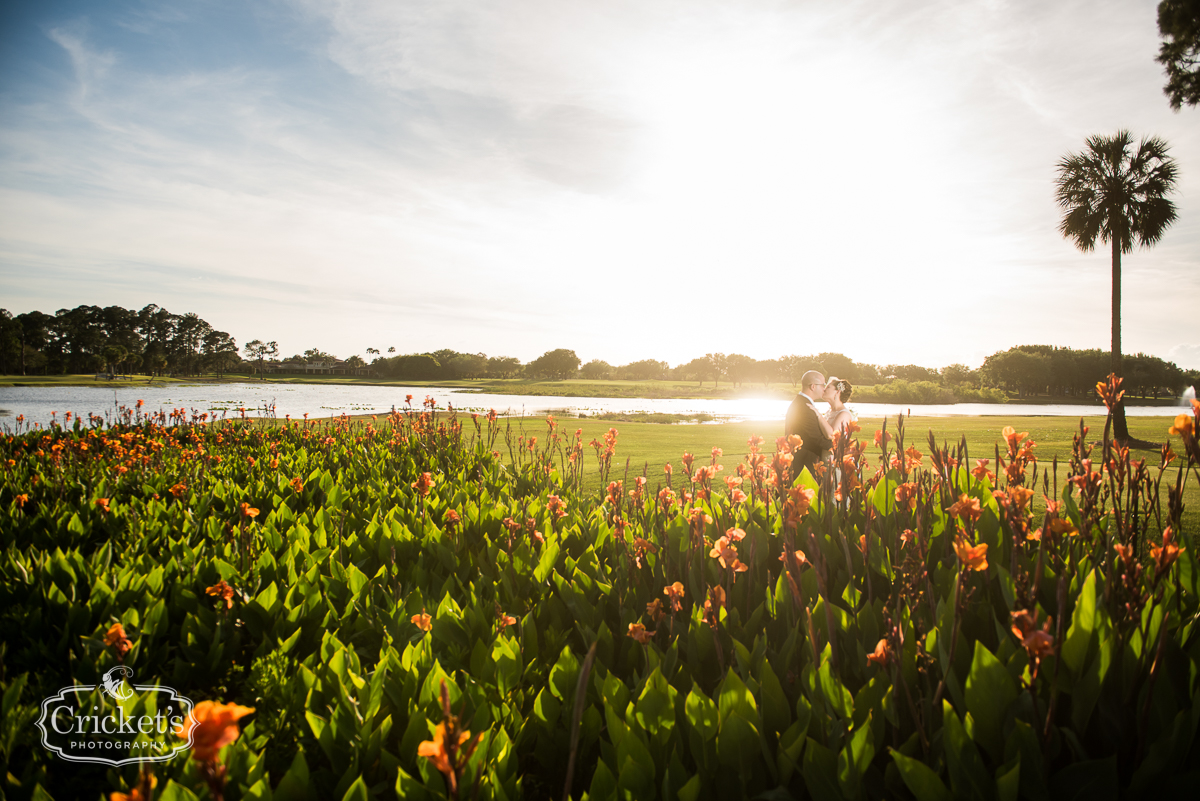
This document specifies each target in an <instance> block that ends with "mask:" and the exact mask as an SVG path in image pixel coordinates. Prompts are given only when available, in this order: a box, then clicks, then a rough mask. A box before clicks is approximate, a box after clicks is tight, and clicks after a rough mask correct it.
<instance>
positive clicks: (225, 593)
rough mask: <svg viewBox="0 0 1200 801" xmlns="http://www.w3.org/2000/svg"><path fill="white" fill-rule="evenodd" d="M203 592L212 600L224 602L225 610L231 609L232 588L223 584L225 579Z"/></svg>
mask: <svg viewBox="0 0 1200 801" xmlns="http://www.w3.org/2000/svg"><path fill="white" fill-rule="evenodd" d="M205 592H206V593H208V594H209V595H211V596H213V597H214V598H217V599H220V600H222V601H224V602H225V608H226V609H232V608H233V587H230V586H229V585H228V584H227V583H226V582H225V579H221V580H220V581H218V582H217V583H216V584H214V585H212V586H211V587H209V588H208V589H207V590H205Z"/></svg>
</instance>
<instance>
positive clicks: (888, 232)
mask: <svg viewBox="0 0 1200 801" xmlns="http://www.w3.org/2000/svg"><path fill="white" fill-rule="evenodd" d="M1153 8H1154V4H1153V2H1150V1H1149V0H1146V1H1145V2H1138V3H1134V4H1129V3H1117V2H1111V3H1100V4H1095V3H1075V2H1072V3H1062V4H1053V5H1049V6H1048V5H1046V4H1044V3H1036V2H1002V1H1001V0H996V1H995V2H989V3H970V4H963V3H955V2H942V3H932V4H931V3H916V2H900V3H888V4H879V3H875V2H858V3H847V4H839V5H836V6H835V5H829V6H825V7H816V5H815V4H791V3H784V2H768V1H766V0H763V2H738V3H733V2H717V1H716V0H702V1H701V2H695V0H692V1H691V2H673V1H668V0H662V1H661V2H654V3H645V2H633V1H632V0H629V1H628V2H612V3H604V4H597V3H584V2H550V0H529V2H520V3H505V4H500V3H482V4H481V3H474V2H437V3H435V2H409V1H406V2H368V1H365V0H364V1H362V2H351V0H331V1H330V2H318V0H294V2H284V1H283V0H281V2H279V3H276V4H269V5H265V6H256V7H255V10H254V11H253V12H252V18H250V19H246V18H245V17H244V16H238V15H244V14H246V13H247V12H246V11H245V10H244V9H235V8H234V7H233V6H230V7H228V8H227V7H224V6H221V5H220V4H216V5H212V6H205V7H204V8H203V9H199V10H198V9H196V8H194V7H192V6H188V5H184V4H160V5H156V6H155V7H153V8H152V9H149V10H148V9H147V8H146V7H142V6H141V5H136V6H134V5H131V6H129V7H128V8H126V7H123V6H114V7H112V9H111V10H105V11H91V12H90V16H87V17H81V18H74V19H59V18H56V17H54V16H53V11H52V10H51V11H47V12H46V14H45V15H44V16H42V17H40V18H38V19H37V20H36V25H34V27H32V28H31V31H33V32H35V33H37V35H39V36H41V37H42V40H43V41H45V42H47V43H53V48H56V49H55V50H53V51H52V52H51V51H46V50H36V49H31V50H30V51H29V53H28V54H27V55H26V56H25V58H26V62H27V63H29V64H33V63H36V64H38V65H40V66H41V68H42V72H41V73H39V74H42V75H43V78H42V80H44V81H45V83H44V85H41V86H39V87H38V88H39V91H37V92H33V91H28V92H25V93H23V94H22V93H20V92H16V91H15V88H16V84H15V83H14V81H15V80H16V79H15V78H11V77H10V78H0V102H3V103H4V106H3V108H0V119H2V120H3V122H0V212H2V213H3V219H4V220H5V222H4V223H3V227H2V228H0V275H2V276H3V277H4V280H5V284H6V288H8V287H13V288H15V291H16V292H17V294H16V298H17V299H18V300H22V301H24V302H25V303H28V304H30V305H31V306H32V305H35V304H36V305H38V306H39V307H42V308H49V306H51V305H52V306H55V307H58V306H63V305H73V304H74V303H83V302H87V303H92V302H97V301H96V300H95V298H97V297H99V296H101V295H103V296H105V297H107V298H109V299H110V300H109V301H108V302H113V303H122V304H123V305H136V304H137V303H139V302H143V301H142V300H140V299H141V298H146V300H145V301H144V302H150V300H153V301H154V302H158V303H160V304H162V305H164V306H167V307H168V308H174V307H175V306H179V307H180V308H184V307H186V306H188V305H189V303H193V302H195V303H200V302H202V303H203V304H204V307H203V308H191V309H189V310H194V311H197V312H199V313H201V316H204V317H205V318H206V319H210V320H213V321H214V322H216V321H217V320H218V319H220V318H221V317H224V318H225V319H227V320H228V322H227V323H218V324H219V325H220V326H221V327H224V328H226V329H228V330H230V332H231V333H234V334H235V336H241V337H242V338H243V339H249V338H254V337H260V338H261V337H263V336H267V337H269V338H271V339H279V340H280V342H281V345H282V346H283V347H284V349H285V350H300V349H303V348H304V347H311V346H313V345H314V344H316V345H320V346H321V347H323V348H325V349H327V350H334V351H337V352H345V353H346V354H348V353H350V352H353V351H354V350H359V349H361V348H362V347H365V346H366V345H367V344H372V343H373V344H375V345H378V343H379V342H380V341H388V342H389V343H391V344H395V345H397V346H398V347H401V348H402V349H405V350H419V349H424V348H436V347H441V346H443V345H450V346H452V347H462V348H463V349H467V350H481V349H482V350H488V351H489V352H490V351H496V352H497V353H499V352H504V353H511V354H512V355H518V356H520V357H522V358H531V357H533V356H536V355H538V354H539V353H541V352H542V351H544V350H546V349H549V348H552V347H560V346H567V347H574V348H576V349H577V350H578V351H579V352H580V355H581V356H585V357H587V358H590V357H593V356H594V357H599V358H605V359H608V360H610V361H620V360H624V359H633V358H643V357H654V358H666V359H669V360H682V359H687V358H691V357H692V356H694V355H696V353H703V352H705V351H707V350H724V351H743V352H747V353H751V354H752V355H756V356H760V357H770V356H775V355H779V354H780V353H783V352H791V351H796V352H805V351H816V350H840V351H843V352H846V353H849V354H851V355H853V356H854V357H855V358H860V359H867V360H874V361H882V362H887V361H893V362H925V363H929V364H941V363H948V362H951V361H964V360H972V359H973V358H974V355H977V354H980V353H989V352H991V351H993V350H997V349H1000V348H1005V347H1008V346H1010V345H1013V344H1018V343H1021V342H1029V341H1054V342H1057V343H1059V344H1071V345H1074V346H1087V345H1089V344H1091V345H1095V346H1103V345H1104V343H1105V342H1107V337H1108V332H1107V327H1106V325H1105V324H1104V320H1105V319H1106V313H1105V311H1104V310H1105V309H1106V304H1107V277H1106V265H1105V264H1104V260H1103V258H1100V257H1098V256H1097V255H1096V254H1089V255H1085V254H1080V253H1078V252H1077V251H1075V250H1074V249H1073V248H1072V247H1071V246H1070V245H1069V243H1066V242H1065V241H1063V240H1062V239H1061V238H1060V237H1059V236H1058V234H1057V233H1056V231H1055V227H1056V224H1057V216H1058V211H1057V209H1056V208H1055V206H1054V203H1053V189H1052V180H1053V170H1054V164H1055V163H1056V161H1057V160H1058V159H1059V158H1060V157H1061V156H1062V155H1063V154H1064V153H1065V152H1066V151H1067V150H1070V149H1078V148H1079V147H1081V146H1082V139H1083V136H1084V135H1086V134H1089V133H1095V132H1103V131H1106V130H1108V129H1115V128H1116V127H1121V126H1128V127H1131V128H1134V129H1135V130H1137V131H1139V132H1143V131H1144V132H1147V133H1151V132H1153V133H1158V134H1160V135H1163V136H1165V137H1167V138H1168V139H1169V140H1171V141H1172V142H1173V143H1174V144H1175V147H1176V151H1175V154H1176V157H1177V158H1178V159H1179V160H1180V162H1181V164H1182V173H1183V177H1184V183H1183V185H1182V187H1181V188H1182V190H1183V191H1182V193H1181V195H1180V197H1179V198H1178V200H1179V203H1180V208H1181V214H1180V222H1179V223H1178V224H1177V225H1176V226H1175V227H1174V228H1173V229H1172V230H1171V232H1170V233H1169V235H1168V237H1167V238H1165V239H1164V241H1163V242H1162V243H1161V245H1160V246H1159V247H1157V248H1155V249H1154V250H1153V251H1149V252H1141V253H1138V254H1136V256H1135V257H1133V258H1131V259H1130V262H1129V270H1130V271H1131V274H1136V275H1140V276H1141V277H1142V278H1143V279H1144V281H1143V283H1142V284H1141V285H1140V286H1139V287H1138V288H1133V287H1131V288H1130V290H1129V292H1130V295H1129V297H1130V302H1129V304H1128V306H1127V314H1126V337H1127V339H1128V340H1129V341H1130V342H1131V343H1133V346H1134V347H1137V348H1140V349H1143V350H1149V351H1155V352H1162V353H1165V352H1166V351H1167V350H1168V349H1169V348H1171V347H1174V346H1176V345H1178V344H1179V337H1178V334H1177V333H1173V332H1172V331H1170V330H1168V329H1169V325H1168V323H1169V321H1170V315H1172V314H1175V313H1176V311H1175V310H1176V309H1177V308H1181V306H1179V305H1178V304H1187V303H1191V304H1192V306H1194V304H1195V301H1196V300H1197V299H1200V288H1198V287H1196V286H1195V284H1194V283H1188V282H1187V281H1186V280H1184V277H1185V276H1187V275H1191V274H1196V273H1197V272H1200V270H1197V267H1200V263H1198V261H1197V259H1198V256H1197V253H1200V223H1197V218H1198V217H1200V205H1197V200H1196V197H1197V191H1196V189H1197V186H1198V180H1197V178H1196V176H1198V175H1200V142H1197V141H1196V139H1195V137H1194V136H1192V135H1191V129H1192V128H1193V127H1194V125H1192V123H1194V115H1195V112H1194V111H1186V112H1183V113H1182V114H1178V115H1173V114H1171V113H1170V111H1169V110H1168V109H1167V106H1166V103H1165V101H1163V99H1162V98H1161V96H1160V94H1159V91H1160V88H1159V84H1160V83H1161V76H1160V75H1159V74H1158V68H1157V65H1155V64H1154V63H1153V55H1154V52H1155V50H1156V47H1157V45H1156V33H1155V30H1154V21H1153V19H1154V18H1153ZM64 55H65V57H66V58H65V60H63V56H64ZM55 58H57V59H59V61H61V63H63V64H65V65H68V66H69V72H68V73H66V74H65V75H59V76H58V77H57V78H56V79H53V80H52V79H51V78H46V77H45V75H47V74H49V75H52V76H53V75H57V74H56V73H54V69H55V67H54V64H56V63H58V62H56V61H55ZM15 74H17V73H10V75H15ZM26 74H31V73H26ZM23 80H26V81H29V80H32V79H31V78H25V79H23ZM6 89H7V90H8V91H6ZM1189 115H1190V116H1189ZM1138 271H1142V272H1138ZM51 281H54V283H50V282H51ZM1165 287H1171V288H1173V291H1172V293H1170V297H1169V298H1167V297H1165V295H1164V294H1163V288H1165ZM1156 292H1157V293H1159V294H1160V295H1163V299H1162V300H1161V301H1160V302H1159V304H1160V305H1159V307H1158V308H1155V307H1154V305H1153V300H1152V299H1153V298H1154V297H1155V293H1156ZM155 293H159V294H158V295H156V294H155ZM163 295H166V296H165V297H164V296H163ZM134 296H136V297H138V298H139V300H132V299H130V298H133V297H134ZM48 297H59V298H61V299H60V300H57V301H54V302H52V303H49V304H45V303H43V301H42V299H43V298H48ZM123 298H124V299H125V300H123ZM173 298H177V300H174V299H173ZM964 307H965V310H964ZM798 308H808V309H811V310H813V311H814V314H813V315H812V316H811V317H810V319H813V320H814V321H816V322H814V324H813V325H811V326H810V327H809V328H807V329H806V330H804V332H803V335H797V334H795V333H793V332H792V330H791V329H788V332H789V333H788V334H787V335H782V334H781V331H780V326H779V325H778V323H777V322H776V321H778V320H779V319H781V318H783V317H788V316H789V315H794V312H795V310H796V309H798ZM938 309H954V310H955V311H954V312H953V314H951V315H950V316H949V318H948V319H947V320H946V321H937V320H936V319H935V317H934V312H935V310H938ZM1164 309H1167V310H1168V311H1167V312H1166V313H1164V311H1163V310H1164ZM889 314H895V315H908V316H910V317H911V318H913V319H918V320H921V321H922V322H920V323H913V324H912V329H911V330H912V331H913V332H914V333H913V334H912V335H911V336H893V335H887V336H884V335H881V334H880V327H881V326H883V327H885V328H886V327H887V325H888V323H885V322H880V320H882V319H887V316H888V315H889ZM714 321H715V322H714ZM726 321H729V322H726ZM251 323H252V326H253V328H254V330H253V331H250V330H247V331H245V332H244V333H243V332H242V331H241V329H240V328H239V326H241V325H250V324H251ZM264 329H269V330H264ZM951 329H953V336H951V335H949V334H948V333H947V334H946V335H945V336H942V335H941V334H938V333H936V332H937V331H939V330H945V331H947V332H948V331H949V330H951ZM271 331H277V332H279V333H270V332H271ZM287 332H291V333H287ZM624 332H636V335H635V336H628V335H625V333H624ZM293 336H294V337H295V338H296V340H297V341H295V342H294V344H293V343H290V342H286V340H287V338H289V337H293ZM314 337H318V338H320V339H321V342H314V341H313V338H314ZM450 340H453V343H451V342H450ZM1181 347H1182V346H1181ZM1180 352H1181V353H1190V351H1180Z"/></svg>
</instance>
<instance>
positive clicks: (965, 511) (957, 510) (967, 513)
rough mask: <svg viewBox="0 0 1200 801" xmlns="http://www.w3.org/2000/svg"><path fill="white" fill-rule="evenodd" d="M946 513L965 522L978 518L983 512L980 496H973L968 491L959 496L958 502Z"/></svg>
mask: <svg viewBox="0 0 1200 801" xmlns="http://www.w3.org/2000/svg"><path fill="white" fill-rule="evenodd" d="M946 513H947V514H949V515H950V516H951V517H957V518H959V519H961V520H962V521H963V522H966V521H967V520H972V521H974V520H978V519H979V516H980V515H981V514H982V509H981V508H980V505H979V499H978V498H971V497H969V496H968V495H967V494H966V493H962V494H961V495H959V496H958V502H957V503H955V504H953V505H952V506H951V507H950V508H949V509H947V510H946Z"/></svg>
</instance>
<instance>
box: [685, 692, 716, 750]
mask: <svg viewBox="0 0 1200 801" xmlns="http://www.w3.org/2000/svg"><path fill="white" fill-rule="evenodd" d="M684 709H685V711H686V712H687V718H688V721H689V722H691V724H692V726H693V727H694V728H695V729H696V731H697V732H699V734H700V737H701V739H702V740H704V741H708V740H711V739H712V738H713V737H716V736H717V730H718V729H719V728H720V717H719V714H718V711H717V705H716V704H714V703H713V702H712V701H711V700H709V698H708V696H707V695H705V694H704V691H703V690H701V689H700V685H698V684H693V685H692V691H691V692H690V693H688V697H687V700H686V701H685V702H684Z"/></svg>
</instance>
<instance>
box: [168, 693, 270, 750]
mask: <svg viewBox="0 0 1200 801" xmlns="http://www.w3.org/2000/svg"><path fill="white" fill-rule="evenodd" d="M253 711H254V707H251V706H239V705H238V704H221V703H217V702H215V701H201V702H200V703H198V704H196V706H195V707H194V708H193V709H192V714H190V715H188V716H187V718H186V719H185V720H184V722H183V726H182V727H181V728H180V729H179V730H177V731H176V734H177V735H178V736H179V737H180V738H182V739H184V740H188V739H190V740H191V742H192V759H194V760H196V761H197V762H216V761H217V754H218V753H219V752H220V750H221V749H222V748H224V747H225V746H227V745H229V744H230V743H232V742H234V741H235V740H237V738H238V736H239V735H241V733H242V732H241V729H239V728H238V721H239V720H241V719H242V718H244V717H245V716H246V715H249V714H250V713H252V712H253Z"/></svg>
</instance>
